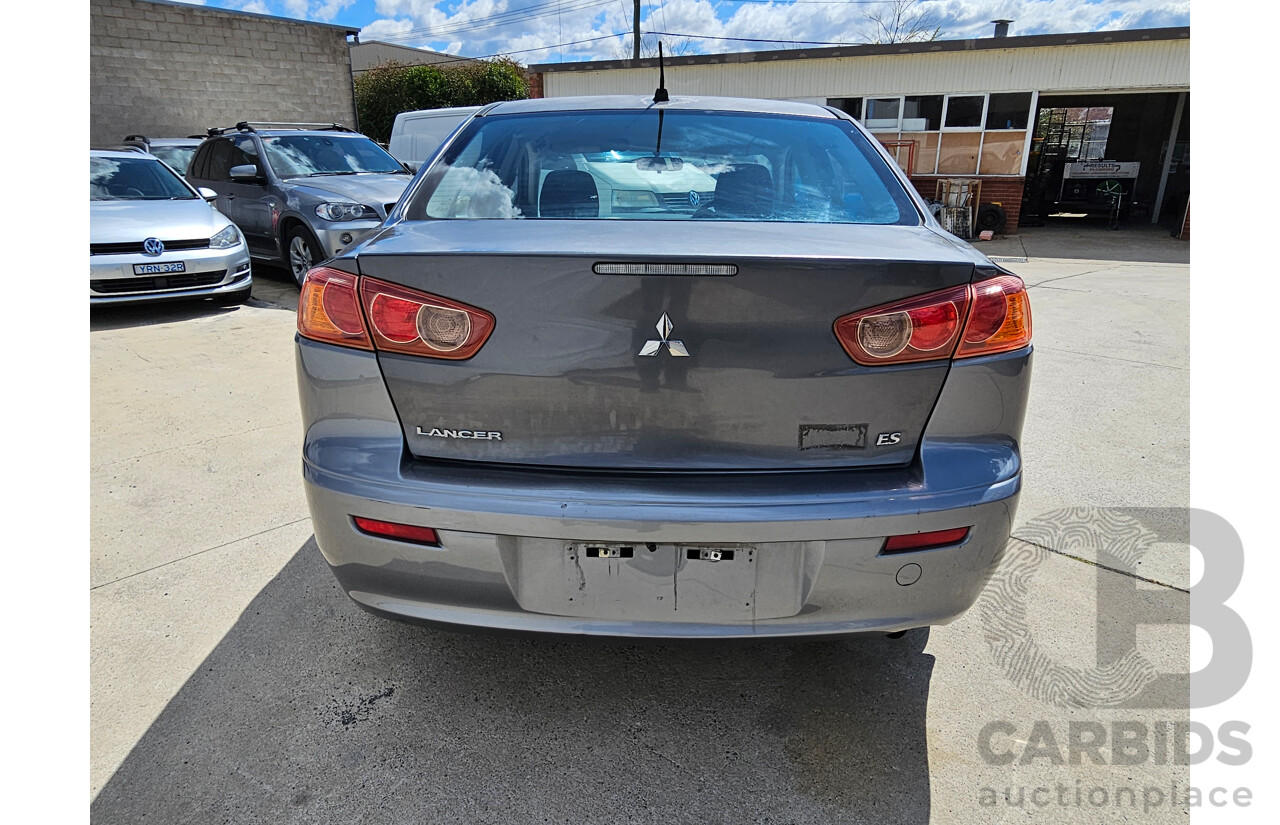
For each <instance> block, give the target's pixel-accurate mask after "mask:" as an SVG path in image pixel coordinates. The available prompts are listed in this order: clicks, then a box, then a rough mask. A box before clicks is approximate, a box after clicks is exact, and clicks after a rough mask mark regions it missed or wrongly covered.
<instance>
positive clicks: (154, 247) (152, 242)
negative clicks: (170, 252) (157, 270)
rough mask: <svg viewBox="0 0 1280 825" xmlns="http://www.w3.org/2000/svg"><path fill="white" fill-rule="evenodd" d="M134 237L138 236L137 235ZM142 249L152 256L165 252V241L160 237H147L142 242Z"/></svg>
mask: <svg viewBox="0 0 1280 825" xmlns="http://www.w3.org/2000/svg"><path fill="white" fill-rule="evenodd" d="M134 237H137V236H136V235H135V236H134ZM142 251H143V252H145V253H146V254H148V255H151V256H152V257H155V256H156V255H163V254H164V241H162V240H160V239H159V238H147V239H146V240H145V241H143V242H142Z"/></svg>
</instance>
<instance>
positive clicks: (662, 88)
mask: <svg viewBox="0 0 1280 825" xmlns="http://www.w3.org/2000/svg"><path fill="white" fill-rule="evenodd" d="M670 99H671V96H670V95H668V94H667V73H666V70H665V69H664V68H663V66H662V41H661V40H659V41H658V88H657V89H655V90H654V92H653V102H654V103H666V102H667V101H668V100H670Z"/></svg>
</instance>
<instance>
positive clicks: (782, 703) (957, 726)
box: [90, 238, 1190, 825]
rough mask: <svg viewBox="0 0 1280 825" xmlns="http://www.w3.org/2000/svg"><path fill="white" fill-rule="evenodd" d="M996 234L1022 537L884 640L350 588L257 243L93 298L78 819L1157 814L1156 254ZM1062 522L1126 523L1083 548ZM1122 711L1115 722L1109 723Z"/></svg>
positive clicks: (1178, 431)
mask: <svg viewBox="0 0 1280 825" xmlns="http://www.w3.org/2000/svg"><path fill="white" fill-rule="evenodd" d="M1166 241H1167V242H1168V243H1177V242H1175V241H1170V240H1168V239H1167V238H1166V239H1163V240H1161V241H1156V240H1154V239H1152V240H1151V242H1152V243H1154V244H1159V243H1164V242H1166ZM1171 249H1172V247H1163V246H1162V247H1160V249H1159V250H1157V252H1153V253H1152V255H1151V257H1152V258H1153V260H1161V259H1162V258H1161V257H1160V256H1161V255H1164V254H1166V252H1167V250H1171ZM989 251H990V253H991V254H998V250H996V249H994V248H992V249H991V250H989ZM1010 257H1023V256H1018V255H1014V256H1010ZM1007 266H1009V267H1010V268H1011V269H1013V270H1014V271H1016V272H1018V273H1019V274H1020V275H1022V276H1023V277H1024V278H1025V279H1026V280H1027V282H1028V283H1029V284H1031V285H1032V291H1031V292H1032V300H1033V308H1034V314H1035V335H1036V348H1037V349H1036V356H1035V359H1036V360H1035V376H1034V381H1033V392H1032V399H1031V405H1030V410H1029V412H1028V417H1027V425H1026V431H1025V445H1024V456H1025V459H1026V467H1025V488H1024V494H1023V498H1022V504H1021V509H1020V513H1019V519H1018V522H1019V526H1018V528H1016V529H1015V536H1021V537H1022V538H1023V539H1026V540H1025V541H1022V540H1017V539H1015V540H1014V541H1012V542H1011V546H1010V552H1009V555H1008V557H1007V559H1006V563H1005V565H1004V567H1003V568H1002V570H1001V572H1000V573H998V574H997V576H996V577H995V579H994V580H993V582H992V585H991V587H990V588H989V589H988V591H987V592H986V593H984V596H983V598H982V599H981V600H980V602H979V604H978V605H977V606H975V608H974V609H973V610H971V611H970V612H969V613H968V614H966V615H965V616H964V617H963V618H962V619H960V620H959V621H957V622H955V623H953V624H951V625H948V626H946V627H938V628H932V629H929V630H918V631H913V632H911V633H908V634H907V636H906V637H904V638H902V639H899V640H890V639H885V638H872V639H858V640H844V641H832V642H821V643H779V642H770V643H753V644H732V645H723V644H721V645H705V644H681V645H666V644H633V643H610V642H583V641H575V640H569V641H559V640H546V639H525V638H495V637H488V636H480V635H472V634H460V633H451V632H444V631H438V630H427V629H422V628H418V627H412V626H405V625H399V624H394V623H390V622H386V621H383V620H379V619H375V618H373V617H371V616H369V615H367V614H365V613H363V612H361V611H360V610H358V609H357V608H356V607H355V606H354V605H353V604H351V603H350V602H349V601H348V600H347V598H346V597H345V596H344V595H343V594H342V593H341V591H340V590H339V589H338V587H337V586H336V584H335V583H334V581H333V579H332V577H331V575H330V574H329V572H328V570H327V569H326V568H325V566H324V563H323V561H322V559H321V557H320V555H319V552H318V550H317V548H316V546H315V543H314V540H313V539H312V536H311V528H310V522H309V519H308V515H307V508H306V504H305V501H304V498H303V494H302V489H301V485H300V483H299V473H300V449H301V436H302V433H301V425H300V422H299V416H298V408H297V401H296V395H295V387H294V373H293V351H292V347H293V344H292V338H293V331H294V316H293V313H292V311H290V306H291V301H292V302H296V288H295V287H292V286H291V285H290V284H289V283H288V282H287V281H286V280H285V278H286V277H287V276H285V275H283V273H276V274H275V275H274V280H273V276H272V273H271V272H270V271H267V270H265V269H263V268H258V269H256V270H255V277H256V279H257V284H256V285H255V296H256V297H255V300H254V301H253V302H252V303H251V305H249V306H246V307H241V308H236V309H231V310H215V309H207V308H199V307H180V306H178V307H168V308H156V307H152V308H144V309H135V310H119V311H113V312H109V313H97V314H95V315H94V317H93V319H92V332H91V363H92V367H91V393H92V417H93V432H94V439H93V444H92V454H91V458H90V462H91V468H90V476H91V488H92V493H91V502H92V504H91V525H92V535H93V543H92V548H91V550H92V553H91V557H92V558H91V579H92V590H91V594H90V600H91V616H92V636H91V639H92V648H91V673H92V698H91V712H92V731H91V736H92V764H91V772H90V792H91V795H92V797H93V802H92V816H93V819H94V821H95V823H116V822H118V823H137V822H140V821H143V818H144V817H145V818H146V821H160V822H188V821H189V822H271V823H292V822H297V823H312V822H326V823H330V822H333V823H337V822H351V823H356V822H367V823H382V822H433V823H435V822H468V823H471V822H494V823H510V822H539V823H541V822H566V823H569V822H571V823H582V822H602V823H618V822H654V823H665V822H673V821H701V822H734V823H736V822H771V823H800V822H805V823H810V822H811V823H829V822H842V823H843V822H850V823H855V822H856V823H861V822H866V823H877V825H879V824H880V823H925V822H939V823H950V822H958V823H968V822H979V821H982V822H1026V821H1035V822H1088V823H1097V822H1113V821H1131V820H1138V819H1140V820H1142V821H1150V822H1185V821H1186V818H1187V806H1186V804H1185V800H1184V799H1180V798H1179V797H1178V795H1179V794H1185V793H1186V788H1187V783H1188V768H1187V767H1186V765H1185V764H1176V763H1177V762H1178V761H1179V760H1178V758H1177V755H1176V753H1175V752H1174V751H1175V750H1176V749H1175V748H1174V746H1173V745H1172V744H1169V743H1172V742H1173V741H1174V739H1176V738H1177V728H1176V725H1177V724H1179V723H1182V724H1185V722H1186V720H1187V710H1186V706H1187V695H1186V687H1185V684H1184V683H1181V682H1179V681H1178V680H1177V679H1163V680H1160V679H1155V680H1154V681H1153V680H1152V678H1150V677H1151V674H1152V673H1153V672H1154V673H1165V674H1174V673H1179V672H1181V673H1184V674H1185V673H1186V672H1187V670H1188V669H1189V662H1188V657H1189V635H1188V628H1187V626H1186V612H1187V611H1188V609H1189V597H1188V595H1187V592H1186V591H1187V588H1189V586H1190V581H1189V577H1190V573H1189V563H1188V551H1187V548H1186V546H1185V529H1186V525H1185V516H1184V513H1185V508H1186V507H1187V505H1188V497H1189V471H1188V463H1189V455H1188V450H1189V434H1188V422H1189V412H1188V399H1189V377H1190V373H1189V361H1188V341H1189V329H1188V327H1189V319H1188V298H1189V272H1188V267H1187V266H1186V265H1185V264H1179V263H1151V262H1144V261H1132V260H1127V261H1115V260H1111V261H1100V260H1087V259H1050V258H1037V257H1034V256H1031V257H1029V258H1028V259H1027V260H1026V262H1025V263H1023V262H1017V263H1009V264H1007ZM1068 507H1074V508H1081V509H1076V510H1072V511H1064V510H1063V508H1068ZM1091 508H1092V509H1091ZM1096 508H1130V509H1128V510H1125V511H1123V512H1121V511H1116V510H1106V511H1101V510H1098V509H1096ZM1133 508H1155V509H1133ZM1164 508H1172V509H1164ZM1080 524H1085V525H1089V526H1090V529H1091V530H1092V531H1093V533H1095V534H1096V533H1102V534H1106V533H1107V532H1108V531H1119V532H1120V533H1125V531H1128V530H1132V529H1138V530H1139V531H1140V532H1141V534H1142V535H1143V536H1145V537H1147V539H1150V540H1144V542H1143V543H1142V548H1140V552H1131V553H1120V554H1119V555H1115V554H1107V555H1105V557H1104V556H1100V555H1099V554H1100V553H1101V552H1102V551H1100V550H1099V546H1098V543H1097V542H1092V543H1091V542H1090V541H1084V542H1080V541H1078V540H1075V539H1073V538H1072V535H1073V534H1072V526H1073V525H1074V526H1076V527H1078V526H1079V525H1080ZM1098 525H1102V526H1101V527H1100V526H1098ZM1135 525H1136V527H1135ZM1086 532H1088V531H1086ZM1153 536H1154V537H1155V538H1154V539H1151V538H1150V537H1153ZM1180 537H1181V538H1180ZM1180 541H1181V542H1182V543H1180ZM1098 561H1102V562H1103V563H1105V567H1099V566H1098V565H1097V564H1095V563H1094V562H1098ZM1099 593H1101V594H1103V596H1102V598H1101V599H1099ZM1099 605H1101V608H1102V611H1101V617H1100V618H1099V610H1098V608H1099ZM1153 617H1154V618H1153ZM1139 623H1141V624H1142V625H1143V626H1141V627H1138V628H1137V631H1136V636H1135V638H1136V641H1137V648H1136V651H1131V652H1130V655H1128V656H1127V657H1125V658H1124V659H1123V660H1122V661H1121V662H1120V663H1119V664H1118V665H1117V666H1116V667H1110V666H1109V667H1107V668H1101V667H1099V663H1098V658H1099V656H1098V655H1097V654H1096V653H1095V650H1096V649H1097V648H1099V647H1100V646H1104V647H1107V649H1108V650H1113V649H1114V648H1115V634H1114V633H1112V632H1111V631H1113V630H1115V631H1116V632H1119V633H1120V634H1121V636H1123V635H1124V632H1125V630H1124V629H1125V628H1132V627H1134V626H1136V625H1137V624H1139ZM1152 623H1154V626H1151V625H1152ZM1117 629H1118V630H1117ZM1131 635H1132V634H1131ZM1100 640H1101V641H1100ZM1135 657H1136V658H1135ZM1102 658H1104V659H1106V658H1108V657H1107V656H1103V657H1102ZM1135 663H1136V664H1135ZM1135 668H1136V669H1135ZM1134 674H1137V675H1136V676H1135V675H1134ZM1134 679H1137V684H1139V686H1140V687H1143V689H1142V691H1141V692H1140V694H1136V693H1135V692H1134V690H1133V687H1134V684H1135V682H1134V681H1133V680H1134ZM1144 680H1145V681H1144ZM1135 696H1136V698H1135ZM1135 704H1136V705H1139V707H1132V705H1135ZM1123 705H1130V707H1123ZM1135 726H1138V727H1141V728H1142V731H1143V733H1142V737H1143V738H1142V741H1143V742H1144V744H1146V745H1147V746H1148V747H1147V748H1146V750H1147V751H1148V752H1147V753H1146V754H1145V755H1141V754H1140V756H1141V758H1138V757H1135V756H1134V753H1135V750H1134V748H1129V749H1128V750H1124V749H1118V750H1116V751H1113V749H1112V748H1111V744H1112V740H1113V739H1115V738H1123V737H1126V736H1136V734H1135V733H1133V732H1134V731H1136V730H1137V727H1135ZM1099 731H1101V733H1102V736H1103V739H1104V744H1105V747H1101V748H1099V747H1094V748H1092V749H1091V748H1090V747H1088V746H1089V744H1090V743H1091V742H1092V743H1093V744H1094V745H1097V744H1098V743H1097V741H1096V737H1097V735H1098V733H1099ZM1126 731H1127V732H1128V733H1126ZM1157 731H1161V733H1157ZM1091 737H1092V738H1091ZM1156 746H1159V747H1158V748H1157V747H1156ZM1157 750H1159V757H1157V756H1156V752H1157ZM1126 754H1127V755H1126ZM1099 759H1101V760H1103V761H1102V763H1101V764H1100V763H1099V761H1098V760H1099ZM1010 761H1011V763H1010V764H1004V763H1006V762H1010ZM1184 761H1185V760H1184ZM1122 762H1125V763H1127V764H1118V763H1122ZM1077 763H1078V764H1077ZM1153 789H1154V790H1158V791H1159V796H1160V799H1159V801H1158V802H1157V801H1156V794H1155V793H1154V792H1153ZM1097 790H1101V791H1103V796H1100V795H1099V794H1098V793H1097V792H1096V791H1097ZM1104 797H1105V799H1104Z"/></svg>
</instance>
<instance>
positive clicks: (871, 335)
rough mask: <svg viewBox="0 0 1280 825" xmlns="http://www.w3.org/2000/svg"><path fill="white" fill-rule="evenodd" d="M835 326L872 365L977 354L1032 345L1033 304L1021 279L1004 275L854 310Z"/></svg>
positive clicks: (845, 343)
mask: <svg viewBox="0 0 1280 825" xmlns="http://www.w3.org/2000/svg"><path fill="white" fill-rule="evenodd" d="M834 329H835V334H836V338H837V340H839V341H840V345H841V346H842V347H844V351H845V352H846V353H848V355H849V357H850V358H852V359H853V360H854V361H856V362H858V363H859V364H862V365H864V366H868V367H874V366H880V365H883V364H908V363H913V362H917V361H934V360H941V359H944V358H973V357H975V356H979V355H992V354H994V353H998V352H1008V351H1009V350H1015V349H1021V348H1022V347H1025V346H1026V345H1027V344H1029V343H1031V303H1030V301H1029V300H1028V299H1027V289H1026V286H1025V285H1024V284H1023V282H1022V279H1021V278H1019V277H1018V276H1016V275H1001V276H999V277H996V278H990V279H988V280H985V281H979V282H978V283H976V284H966V285H965V286H958V287H951V288H949V289H944V290H941V291H938V292H931V293H929V294H927V295H919V296H916V297H914V298H907V299H905V300H902V301H896V302H894V303H891V304H885V305H883V306H879V307H872V308H871V309H864V310H861V311H859V312H854V313H851V314H849V315H845V316H843V317H841V318H838V319H837V320H836V322H835V327H834Z"/></svg>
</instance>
